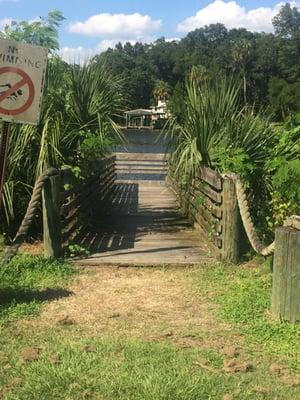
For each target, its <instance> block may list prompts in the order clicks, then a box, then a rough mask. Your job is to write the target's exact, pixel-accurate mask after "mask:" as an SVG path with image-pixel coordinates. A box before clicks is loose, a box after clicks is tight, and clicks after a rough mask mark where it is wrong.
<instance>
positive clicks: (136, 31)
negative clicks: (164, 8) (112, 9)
mask: <svg viewBox="0 0 300 400" xmlns="http://www.w3.org/2000/svg"><path fill="white" fill-rule="evenodd" d="M160 27H161V20H153V19H152V18H151V17H150V16H149V15H141V14H139V13H134V14H109V13H103V14H97V15H93V16H92V17H90V18H88V19H87V20H86V21H84V22H80V21H77V22H72V23H71V24H70V26H69V31H70V32H73V33H82V34H84V35H89V36H105V37H110V38H125V39H127V38H132V37H134V38H135V39H140V38H143V37H144V36H145V35H147V34H149V33H151V32H155V31H157V30H159V29H160Z"/></svg>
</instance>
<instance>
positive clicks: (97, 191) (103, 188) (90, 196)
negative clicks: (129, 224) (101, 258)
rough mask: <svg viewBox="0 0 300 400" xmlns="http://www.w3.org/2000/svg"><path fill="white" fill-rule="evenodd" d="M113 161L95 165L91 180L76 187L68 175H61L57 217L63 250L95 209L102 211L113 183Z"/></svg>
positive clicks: (110, 159)
mask: <svg viewBox="0 0 300 400" xmlns="http://www.w3.org/2000/svg"><path fill="white" fill-rule="evenodd" d="M115 161H116V158H115V156H111V157H108V158H105V159H103V160H99V161H97V162H96V163H95V164H94V165H93V168H91V170H92V173H91V176H90V177H88V179H85V180H84V182H82V183H80V184H78V183H76V180H75V179H74V176H73V174H72V173H70V171H65V172H64V173H63V176H62V192H61V207H60V215H61V226H62V242H63V245H64V246H66V245H67V244H68V242H69V241H71V240H72V239H73V238H74V237H75V236H76V234H77V232H78V230H79V229H80V228H81V226H82V225H83V224H86V223H87V221H88V219H89V218H93V216H94V214H95V207H105V201H106V199H107V198H108V196H109V195H110V193H111V191H112V190H113V187H114V183H115V179H116V173H115Z"/></svg>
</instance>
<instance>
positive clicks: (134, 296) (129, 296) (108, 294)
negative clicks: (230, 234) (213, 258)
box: [36, 266, 230, 347]
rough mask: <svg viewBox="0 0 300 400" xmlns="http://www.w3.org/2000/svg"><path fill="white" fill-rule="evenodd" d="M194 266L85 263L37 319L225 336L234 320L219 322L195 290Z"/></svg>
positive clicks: (190, 339)
mask: <svg viewBox="0 0 300 400" xmlns="http://www.w3.org/2000/svg"><path fill="white" fill-rule="evenodd" d="M192 270H193V268H182V267H181V268H168V269H163V268H133V267H128V268H124V267H111V266H110V267H90V268H86V269H85V272H84V273H83V274H81V275H80V276H79V277H78V278H77V279H76V280H75V281H74V283H73V284H72V285H71V286H70V288H69V289H70V291H71V292H72V293H73V295H72V296H70V297H68V298H61V299H59V300H57V301H53V302H52V303H50V304H48V305H47V307H46V308H45V309H44V311H43V312H42V314H41V316H40V318H39V319H38V320H37V321H36V323H38V324H42V325H44V324H47V325H48V324H51V325H55V324H57V323H60V321H62V320H72V321H74V323H76V324H78V325H79V326H80V328H83V329H87V330H88V331H89V332H90V333H91V334H92V333H93V334H96V333H100V332H105V333H109V334H113V335H114V336H122V337H124V336H126V337H132V336H134V337H142V338H146V339H147V338H148V339H162V338H166V339H167V340H171V341H176V343H177V344H180V345H182V346H195V345H200V344H201V345H205V343H206V342H207V341H208V340H209V341H211V340H212V339H211V337H212V335H213V336H214V338H219V339H221V338H222V337H223V334H224V333H225V332H226V331H228V330H230V325H229V324H225V323H221V322H220V321H219V322H217V321H216V319H215V316H214V312H213V311H214V306H212V305H211V304H209V303H208V302H207V301H205V300H204V299H203V300H202V301H199V296H197V297H196V295H193V294H192V293H191V288H190V285H189V279H187V278H189V276H190V274H191V271H192ZM223 342H224V340H223V341H222V343H220V346H222V345H223V344H224V343H223ZM220 346H219V347H220Z"/></svg>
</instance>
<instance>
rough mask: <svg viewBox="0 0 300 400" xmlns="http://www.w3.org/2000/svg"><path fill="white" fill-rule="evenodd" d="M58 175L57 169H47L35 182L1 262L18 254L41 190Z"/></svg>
mask: <svg viewBox="0 0 300 400" xmlns="http://www.w3.org/2000/svg"><path fill="white" fill-rule="evenodd" d="M59 174H60V172H59V171H58V170H57V169H55V168H49V169H47V170H46V171H45V172H44V173H43V174H42V175H41V176H40V177H39V178H38V179H37V180H36V182H35V185H34V188H33V191H32V195H31V199H30V202H29V204H28V207H27V210H26V213H25V216H24V218H23V220H22V223H21V225H20V228H19V230H18V232H17V234H16V236H15V237H14V239H13V241H12V244H11V246H9V247H8V248H7V249H6V250H5V252H4V255H3V258H2V262H8V261H9V260H11V259H12V258H13V257H14V256H15V255H16V254H17V253H18V250H19V247H20V246H21V244H22V243H23V242H24V240H25V238H26V235H27V233H28V230H29V228H30V225H31V224H32V221H33V219H34V216H35V214H36V212H37V210H38V206H39V204H40V201H41V196H42V189H43V187H44V185H45V183H46V182H47V181H48V179H49V178H51V177H52V176H57V175H59Z"/></svg>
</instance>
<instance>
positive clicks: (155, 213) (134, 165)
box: [78, 137, 213, 265]
mask: <svg viewBox="0 0 300 400" xmlns="http://www.w3.org/2000/svg"><path fill="white" fill-rule="evenodd" d="M150 139H151V137H150ZM147 144H148V143H146V144H145V145H144V146H143V147H142V150H143V152H136V151H134V150H136V149H137V148H136V147H133V150H131V151H128V149H125V151H120V152H118V151H117V152H116V156H117V162H116V167H117V181H116V184H115V187H114V192H113V193H112V194H111V197H110V199H109V208H108V210H106V214H105V215H102V216H101V217H99V219H98V220H96V221H94V229H93V230H91V229H90V230H89V231H87V232H86V235H84V236H83V237H82V240H81V244H82V245H85V246H86V247H88V248H89V249H90V251H91V255H90V256H89V257H87V258H85V259H81V260H79V261H78V262H79V263H80V264H81V265H101V264H102V265H103V264H106V265H107V264H117V265H167V264H180V265H189V264H197V263H200V262H209V261H211V260H212V259H213V258H212V255H211V252H210V247H209V245H208V244H207V241H206V240H205V239H204V238H203V236H202V235H201V233H200V231H198V230H195V229H194V228H193V226H191V223H190V222H189V221H188V220H187V219H186V218H185V217H184V216H183V215H182V214H181V213H180V211H179V209H178V204H177V200H176V195H175V194H174V192H173V191H172V190H171V189H170V188H169V187H167V185H166V183H165V178H166V156H165V154H164V153H159V152H154V153H152V152H149V151H147V148H149V150H150V151H151V150H153V139H151V140H150V144H151V146H147ZM138 146H139V149H138V150H140V146H142V144H139V145H138Z"/></svg>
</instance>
